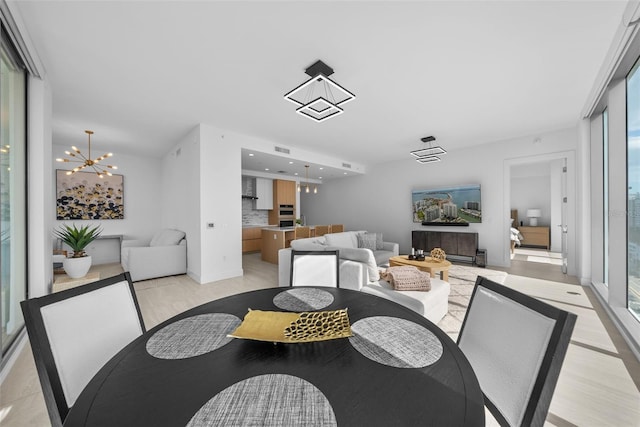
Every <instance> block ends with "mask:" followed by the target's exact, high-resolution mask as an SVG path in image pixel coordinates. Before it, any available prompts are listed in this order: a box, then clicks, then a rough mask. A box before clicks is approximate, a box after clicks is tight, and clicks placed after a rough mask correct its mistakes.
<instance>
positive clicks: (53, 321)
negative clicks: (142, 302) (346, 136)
mask: <svg viewBox="0 0 640 427" xmlns="http://www.w3.org/2000/svg"><path fill="white" fill-rule="evenodd" d="M20 305H21V307H22V312H23V314H24V320H25V325H26V328H27V332H28V334H29V341H30V343H31V350H32V352H33V356H34V359H35V363H36V368H37V371H38V376H39V377H40V384H41V386H42V392H43V395H44V400H45V403H46V405H47V410H48V412H49V418H50V419H51V424H52V425H53V426H54V427H57V426H62V423H63V422H64V419H65V418H66V416H67V414H68V412H69V409H70V408H71V407H72V406H73V404H74V403H75V401H76V399H77V398H78V396H79V395H80V393H81V392H82V390H83V389H84V387H85V386H86V385H87V383H88V382H89V380H91V378H92V377H93V376H94V375H95V374H96V373H97V372H98V370H100V368H102V366H104V364H105V363H106V362H107V361H109V359H111V358H112V357H113V356H114V355H115V354H116V353H118V352H119V351H120V350H121V349H122V348H124V347H125V346H126V345H127V344H129V343H130V342H131V341H133V340H134V339H135V338H137V337H138V336H140V335H142V334H143V333H144V332H145V327H144V323H143V320H142V315H141V314H140V308H139V306H138V300H137V299H136V296H135V292H134V289H133V284H132V282H131V278H130V276H129V274H128V273H123V274H120V275H118V276H114V277H110V278H107V279H103V280H100V281H97V282H93V283H89V284H86V285H83V286H79V287H76V288H72V289H68V290H65V291H61V292H57V293H53V294H50V295H46V296H43V297H40V298H33V299H29V300H25V301H22V302H21V303H20Z"/></svg>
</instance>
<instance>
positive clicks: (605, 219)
mask: <svg viewBox="0 0 640 427" xmlns="http://www.w3.org/2000/svg"><path fill="white" fill-rule="evenodd" d="M602 177H603V181H602V189H603V191H602V206H603V208H604V215H603V216H602V254H603V257H602V261H603V262H602V282H603V283H604V284H605V285H607V284H608V283H609V111H608V110H607V109H606V108H605V110H604V111H603V112H602Z"/></svg>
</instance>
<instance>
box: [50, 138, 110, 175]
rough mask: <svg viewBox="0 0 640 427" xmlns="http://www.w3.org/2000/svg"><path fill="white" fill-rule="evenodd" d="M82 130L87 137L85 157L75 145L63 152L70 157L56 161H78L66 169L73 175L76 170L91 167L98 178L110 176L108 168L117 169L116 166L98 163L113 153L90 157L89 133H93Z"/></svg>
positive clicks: (68, 173)
mask: <svg viewBox="0 0 640 427" xmlns="http://www.w3.org/2000/svg"><path fill="white" fill-rule="evenodd" d="M84 132H85V133H86V134H87V136H88V137H89V152H88V153H87V156H86V157H85V156H84V154H82V152H80V150H78V149H77V148H76V147H75V146H72V147H71V150H73V151H65V152H64V153H65V154H66V155H67V156H70V157H71V159H65V158H59V159H56V161H58V162H63V163H68V162H71V163H80V166H76V167H75V168H73V169H71V170H70V171H67V175H73V174H74V173H76V172H80V171H81V170H83V169H84V168H91V169H93V172H95V173H96V175H98V176H99V177H100V178H103V177H104V176H105V175H108V176H112V175H111V172H109V169H118V167H117V166H113V165H104V166H103V165H101V164H100V162H101V161H102V160H104V159H107V158H109V157H111V156H113V153H106V154H103V155H102V156H100V157H98V158H96V159H91V135H93V131H92V130H85V131H84Z"/></svg>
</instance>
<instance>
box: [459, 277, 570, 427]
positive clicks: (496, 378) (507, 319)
mask: <svg viewBox="0 0 640 427" xmlns="http://www.w3.org/2000/svg"><path fill="white" fill-rule="evenodd" d="M576 318H577V316H576V315H575V314H573V313H569V312H566V311H564V310H560V309H558V308H556V307H553V306H551V305H549V304H547V303H544V302H542V301H540V300H537V299H535V298H533V297H530V296H528V295H525V294H523V293H520V292H518V291H516V290H514V289H511V288H508V287H506V286H503V285H500V284H498V283H495V282H492V281H491V280H489V279H487V278H484V277H478V279H477V280H476V284H475V288H474V290H473V295H472V296H471V301H470V303H469V307H468V309H467V314H466V315H465V319H464V322H463V324H462V328H461V330H460V335H459V336H458V346H459V347H460V348H461V349H462V352H463V353H464V354H465V356H466V357H467V358H468V359H469V362H470V363H471V367H472V368H473V370H474V371H475V373H476V375H477V377H478V381H479V383H480V388H481V389H482V392H483V393H484V395H485V404H486V406H487V408H488V409H489V411H491V413H492V414H493V416H494V417H495V418H496V420H497V421H498V422H499V423H500V425H502V426H542V425H543V424H544V422H545V419H546V417H547V413H548V411H549V404H550V403H551V397H552V396H553V391H554V389H555V386H556V383H557V381H558V376H559V375H560V368H561V367H562V362H563V360H564V357H565V354H566V352H567V348H568V346H569V340H570V338H571V333H572V331H573V327H574V325H575V322H576Z"/></svg>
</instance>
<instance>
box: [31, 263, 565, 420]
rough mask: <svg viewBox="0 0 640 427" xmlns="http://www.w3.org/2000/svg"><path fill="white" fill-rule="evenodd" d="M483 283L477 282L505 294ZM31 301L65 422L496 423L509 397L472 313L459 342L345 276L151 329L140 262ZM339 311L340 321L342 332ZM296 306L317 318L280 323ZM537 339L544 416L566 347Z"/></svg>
mask: <svg viewBox="0 0 640 427" xmlns="http://www.w3.org/2000/svg"><path fill="white" fill-rule="evenodd" d="M307 266H308V264H307ZM292 268H293V267H292ZM292 277H296V275H292ZM292 280H293V279H292ZM483 285H484V287H478V286H479V285H476V291H474V292H477V290H478V289H481V290H482V291H483V292H489V293H494V292H496V291H495V289H492V286H493V284H491V283H483ZM492 295H493V294H492ZM495 295H497V294H495ZM495 295H494V296H495ZM488 301H489V303H490V302H491V299H489V300H488ZM486 302H487V300H486V299H485V301H484V303H486ZM475 305H476V306H477V308H478V311H477V312H476V313H478V314H477V315H476V318H475V320H474V321H473V323H474V324H476V323H478V324H480V320H482V318H483V316H482V309H483V304H482V303H477V304H475ZM472 307H473V304H472V305H471V306H470V308H472ZM485 309H486V307H485ZM510 310H513V307H511V309H510ZM23 311H24V313H25V317H26V319H27V328H28V332H29V338H30V342H31V347H32V351H33V354H34V359H35V361H36V367H37V369H38V376H39V378H40V381H41V385H42V388H43V394H44V397H45V402H46V403H47V408H48V412H49V417H50V419H51V422H52V425H56V426H57V425H64V426H113V425H119V426H129V425H130V426H142V425H153V426H176V425H188V426H208V425H225V426H226V425H264V426H282V425H291V426H297V425H344V426H352V425H407V426H412V425H465V426H466V425H469V426H483V425H485V406H486V407H487V408H489V409H491V408H492V406H493V407H494V409H495V407H496V406H495V405H493V404H492V403H491V400H488V399H487V397H486V394H485V393H486V391H485V390H484V385H483V375H485V374H483V373H482V372H481V370H482V369H484V368H481V366H482V364H481V363H480V364H475V362H474V356H473V350H472V349H473V346H474V344H473V343H474V342H476V341H477V338H478V337H473V334H476V333H477V332H478V331H474V329H475V328H474V327H473V326H472V325H468V326H463V329H462V331H461V334H460V337H461V338H459V340H458V342H455V341H454V340H452V339H451V338H450V337H449V336H448V335H447V334H446V333H444V332H443V331H442V330H441V329H440V328H439V327H438V326H437V325H435V324H433V323H432V322H430V321H428V320H427V319H426V318H424V317H423V316H421V315H418V314H417V313H415V312H413V311H411V310H408V309H406V308H404V307H403V306H400V305H398V304H396V303H394V302H392V301H388V300H384V299H382V298H379V297H376V296H373V295H368V294H364V293H361V292H357V291H352V290H348V289H341V288H340V286H339V278H338V279H337V282H336V283H335V284H334V285H330V286H327V285H326V284H325V283H323V282H322V281H319V282H318V284H317V285H316V286H308V285H307V286H300V285H297V284H295V283H293V282H292V286H291V287H289V288H286V287H285V288H273V287H265V288H264V289H257V290H251V291H248V292H240V293H235V294H232V295H229V296H225V297H222V298H217V299H213V300H211V301H209V302H206V303H204V304H201V305H198V306H196V307H193V308H190V309H188V310H185V311H183V312H180V313H178V314H176V315H174V316H172V317H170V318H168V319H166V320H164V321H162V322H159V323H158V324H156V325H155V326H153V327H151V328H150V329H149V330H147V329H146V328H145V325H144V321H143V320H142V318H143V316H142V314H141V310H140V305H139V303H138V299H137V297H136V292H135V290H134V286H133V283H131V281H130V278H129V277H128V275H127V274H126V273H124V274H122V275H117V276H114V277H111V278H108V279H103V280H101V281H99V282H94V283H91V284H88V285H84V286H81V287H79V288H74V289H70V290H68V291H63V292H59V293H56V294H52V295H48V296H45V297H41V298H35V299H32V300H27V301H25V302H24V303H23ZM491 311H492V312H493V313H494V314H495V313H496V310H495V307H493V308H492V309H491ZM508 311H509V310H508ZM472 312H473V310H471V309H470V311H469V313H472ZM336 313H340V314H341V321H340V322H338V323H339V326H340V327H339V328H337V330H339V332H338V333H337V334H332V333H328V332H326V331H327V330H328V329H331V327H327V324H329V325H333V326H335V324H336V322H334V321H333V320H332V319H333V317H332V316H333V315H335V314H336ZM547 314H548V315H549V313H547ZM258 315H260V316H258ZM256 316H258V317H259V319H260V321H255V320H253V321H252V319H255V318H256ZM291 316H293V317H294V318H298V317H303V318H307V317H310V318H313V319H314V320H313V321H308V322H307V323H306V324H304V325H303V326H300V324H299V321H297V322H298V323H297V324H298V326H299V327H298V331H302V332H303V333H302V335H303V337H302V338H300V337H299V336H298V337H293V335H295V334H293V335H291V334H289V335H288V336H287V334H283V331H282V330H281V329H282V327H281V326H279V327H276V328H275V329H277V331H276V334H275V335H273V333H274V331H273V325H278V324H279V323H278V322H276V321H275V320H274V319H276V320H277V319H280V320H278V321H280V322H281V321H282V318H285V320H286V319H290V318H291ZM553 316H555V315H552V317H553ZM80 318H81V319H82V322H79V319H80ZM498 318H499V316H498ZM327 319H329V320H328V321H326V320H327ZM345 320H346V323H345ZM502 320H504V319H502ZM568 320H569V322H568V323H569V326H571V327H572V324H571V318H570V317H569V319H568ZM574 320H575V319H574ZM288 321H289V320H286V322H288ZM286 322H285V323H286ZM465 323H466V322H465ZM551 323H553V325H552V327H551V329H549V331H551V332H549V334H548V335H550V336H552V337H553V339H552V340H551V341H552V343H555V344H557V343H562V342H564V341H563V340H562V339H559V338H561V337H564V336H565V335H566V333H567V331H566V328H567V324H566V323H563V322H561V323H562V325H561V326H560V327H559V329H557V330H556V328H558V327H557V326H556V325H557V324H558V323H557V322H555V321H554V322H551ZM292 324H293V323H292ZM549 324H550V323H548V324H547V329H548V328H549ZM280 325H282V323H280ZM327 328H328V329H327ZM285 329H286V328H285ZM334 329H335V328H334ZM465 329H467V330H468V331H470V333H469V337H471V338H470V339H469V341H468V343H465V342H464V337H465V332H464V331H465ZM569 329H571V328H569ZM56 330H58V331H60V330H61V331H62V332H55V331H56ZM558 331H559V332H558ZM472 333H473V334H472ZM265 334H266V335H265ZM298 335H300V334H298ZM556 335H557V336H556ZM569 335H570V331H569ZM114 337H117V338H116V339H114ZM547 338H549V337H548V336H547ZM556 338H558V339H556ZM489 339H490V337H489ZM110 341H114V342H115V343H114V344H113V345H111V348H110V349H109V348H108V347H109V346H110V344H109V342H110ZM543 341H545V340H543ZM546 341H549V340H548V339H547V340H546ZM555 344H554V345H555ZM105 346H106V347H105ZM465 346H466V347H467V348H468V349H470V350H469V351H468V352H465V351H464V348H465ZM561 347H562V346H561ZM527 350H528V351H529V352H531V353H532V354H534V353H535V354H536V355H537V356H540V357H538V359H541V360H543V363H542V365H541V366H538V369H536V370H535V372H534V373H533V374H534V375H533V377H534V379H533V380H531V379H529V384H533V385H534V386H533V393H529V394H532V395H533V401H535V402H534V403H531V404H530V403H529V400H530V399H529V397H527V398H526V399H525V400H523V401H521V402H520V403H519V405H520V408H521V409H522V410H521V411H519V412H521V414H520V415H518V416H522V417H524V418H522V419H525V420H529V421H532V420H533V418H528V417H533V416H534V414H537V415H536V416H537V417H538V418H539V417H540V414H539V412H540V411H543V412H544V413H545V414H546V412H545V411H546V410H545V408H544V407H545V404H544V401H545V399H546V394H544V393H543V394H540V393H538V391H537V390H538V388H541V390H545V391H546V392H548V389H549V385H548V376H547V374H548V371H549V370H551V371H553V370H554V369H555V368H554V366H555V364H557V358H556V357H555V355H556V349H555V348H554V349H552V350H548V349H547V347H546V346H545V347H544V350H541V352H538V353H536V352H535V351H532V350H533V347H532V346H531V345H529V346H528V347H527ZM565 350H566V349H565ZM549 351H551V353H549V355H547V352H549ZM105 354H108V357H107V358H106V360H100V357H103V358H104V355H105ZM97 355H99V356H100V357H98V356H97ZM547 359H548V361H549V363H550V364H551V365H549V366H547ZM80 362H82V363H80ZM84 362H87V363H84ZM561 362H562V357H561V358H560V363H561ZM88 365H93V366H88ZM78 366H82V369H81V371H82V372H76V370H77V368H78ZM540 368H541V369H542V371H543V373H542V374H538V371H539V370H540ZM491 375H493V374H490V376H491ZM556 379H557V378H556ZM551 383H553V381H551ZM490 388H491V386H490V387H489V389H490ZM489 393H491V392H489ZM490 395H491V394H490ZM549 399H550V397H549ZM540 402H543V403H542V405H541V406H540ZM546 408H547V409H548V401H547V403H546ZM501 410H502V411H504V409H501ZM492 412H493V411H492ZM498 413H500V412H498ZM504 413H505V414H507V416H509V417H510V416H511V415H508V414H510V413H511V412H510V410H508V409H507V410H506V411H505V412H504ZM542 420H544V417H543V418H542ZM538 421H539V420H538ZM505 423H508V424H505ZM529 424H531V425H541V424H537V423H529ZM502 425H516V424H512V420H511V421H506V419H503V423H502ZM517 425H520V423H518V424H517Z"/></svg>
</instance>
